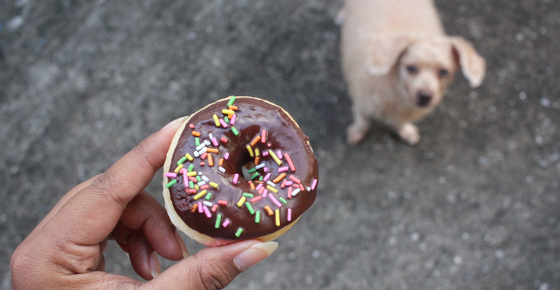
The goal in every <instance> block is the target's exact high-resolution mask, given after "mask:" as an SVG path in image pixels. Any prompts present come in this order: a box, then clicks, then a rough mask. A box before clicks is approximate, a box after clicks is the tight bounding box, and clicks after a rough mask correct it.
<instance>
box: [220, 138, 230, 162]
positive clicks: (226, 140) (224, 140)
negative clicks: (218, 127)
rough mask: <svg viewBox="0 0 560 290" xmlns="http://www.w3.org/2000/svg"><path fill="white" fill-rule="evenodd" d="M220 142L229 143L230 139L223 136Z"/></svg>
mask: <svg viewBox="0 0 560 290" xmlns="http://www.w3.org/2000/svg"><path fill="white" fill-rule="evenodd" d="M220 141H222V143H227V142H228V141H229V140H228V138H226V137H224V136H222V138H220ZM226 159H227V158H226Z"/></svg>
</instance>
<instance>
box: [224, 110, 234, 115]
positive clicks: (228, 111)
mask: <svg viewBox="0 0 560 290" xmlns="http://www.w3.org/2000/svg"><path fill="white" fill-rule="evenodd" d="M222 114H224V115H233V114H235V112H234V111H232V110H227V109H223V110H222Z"/></svg>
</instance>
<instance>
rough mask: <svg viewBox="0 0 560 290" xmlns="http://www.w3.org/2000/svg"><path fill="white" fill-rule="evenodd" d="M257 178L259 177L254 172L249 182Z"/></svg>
mask: <svg viewBox="0 0 560 290" xmlns="http://www.w3.org/2000/svg"><path fill="white" fill-rule="evenodd" d="M257 176H259V173H258V172H255V173H254V174H253V175H251V180H253V179H255V178H256V177H257Z"/></svg>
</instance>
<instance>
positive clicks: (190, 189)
mask: <svg viewBox="0 0 560 290" xmlns="http://www.w3.org/2000/svg"><path fill="white" fill-rule="evenodd" d="M185 192H186V193H188V194H195V193H196V189H194V188H189V189H187V190H185Z"/></svg>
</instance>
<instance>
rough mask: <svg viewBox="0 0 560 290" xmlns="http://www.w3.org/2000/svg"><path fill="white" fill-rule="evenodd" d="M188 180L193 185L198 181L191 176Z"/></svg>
mask: <svg viewBox="0 0 560 290" xmlns="http://www.w3.org/2000/svg"><path fill="white" fill-rule="evenodd" d="M189 180H190V181H192V182H194V183H197V182H198V180H197V179H196V178H194V177H192V176H189Z"/></svg>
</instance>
